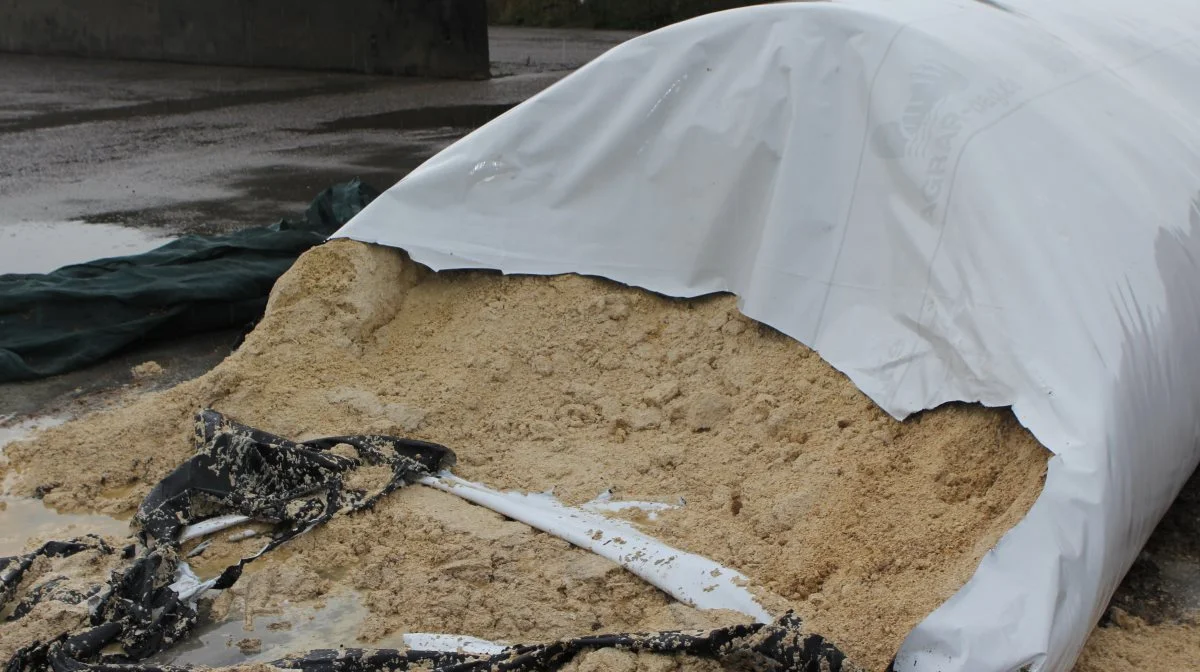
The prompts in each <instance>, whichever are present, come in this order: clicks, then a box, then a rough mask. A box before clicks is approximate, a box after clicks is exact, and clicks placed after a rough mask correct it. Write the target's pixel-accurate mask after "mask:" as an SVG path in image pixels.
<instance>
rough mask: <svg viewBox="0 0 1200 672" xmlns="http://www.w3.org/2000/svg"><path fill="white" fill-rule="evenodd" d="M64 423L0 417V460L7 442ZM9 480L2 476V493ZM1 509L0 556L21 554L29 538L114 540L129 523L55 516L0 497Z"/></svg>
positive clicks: (33, 503)
mask: <svg viewBox="0 0 1200 672" xmlns="http://www.w3.org/2000/svg"><path fill="white" fill-rule="evenodd" d="M66 421H67V418H65V417H61V416H43V417H35V418H28V419H25V420H21V421H19V422H13V423H9V422H6V421H4V419H2V418H0V458H2V456H3V449H4V447H5V446H7V445H8V444H9V443H12V442H13V441H19V440H21V439H24V438H27V437H29V436H31V435H32V434H33V433H35V432H36V431H38V430H40V429H45V428H47V427H54V426H55V425H61V424H62V423H64V422H66ZM11 477H12V474H11V473H10V474H7V475H6V477H5V484H4V490H5V491H7V490H8V479H9V478H11ZM0 506H3V507H4V508H3V509H2V510H0V557H5V556H10V555H16V554H18V553H21V552H22V551H24V550H25V543H26V542H27V541H28V540H29V539H30V538H32V537H39V538H45V539H49V538H55V539H69V538H71V537H77V536H81V535H84V534H88V533H95V534H102V535H111V536H115V537H124V536H126V535H128V534H129V523H128V521H123V520H117V519H116V518H110V517H109V516H104V515H100V514H82V513H58V512H57V511H54V510H53V509H49V508H47V507H46V506H45V505H44V504H42V503H41V502H40V501H38V500H36V499H25V498H23V497H7V496H0Z"/></svg>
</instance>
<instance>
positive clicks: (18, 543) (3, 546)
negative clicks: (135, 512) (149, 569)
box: [0, 497, 129, 557]
mask: <svg viewBox="0 0 1200 672" xmlns="http://www.w3.org/2000/svg"><path fill="white" fill-rule="evenodd" d="M0 502H2V503H3V504H4V506H5V508H4V510H3V511H0V557H5V556H10V555H17V554H18V553H21V552H22V551H24V550H25V543H26V542H27V541H28V540H29V539H30V538H31V537H38V538H40V539H47V540H49V539H70V538H72V537H79V536H83V535H85V534H89V533H91V534H101V535H105V536H114V537H117V538H121V537H125V536H128V535H129V523H128V522H126V521H121V520H117V519H116V518H110V517H108V516H104V515H100V514H90V513H58V512H56V511H54V510H53V509H49V508H46V506H45V505H43V504H42V503H41V502H39V501H38V500H36V499H23V498H17V497H3V498H0Z"/></svg>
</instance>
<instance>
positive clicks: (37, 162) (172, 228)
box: [0, 28, 1200, 664]
mask: <svg viewBox="0 0 1200 672" xmlns="http://www.w3.org/2000/svg"><path fill="white" fill-rule="evenodd" d="M630 36H631V34H630V33H615V32H589V31H573V30H528V29H498V28H494V29H492V35H491V41H492V59H493V71H494V73H495V74H496V77H494V78H493V79H492V80H490V81H484V82H432V81H421V80H409V79H395V78H378V77H371V76H365V75H345V74H320V73H308V72H292V71H286V70H255V69H233V68H213V67H201V66H181V65H169V64H147V63H126V62H104V61H89V60H77V59H62V58H42V57H30V56H12V55H0V273H11V272H42V271H46V270H51V269H53V268H55V267H57V266H60V265H63V264H68V263H76V262H79V261H85V260H88V259H91V258H96V257H100V256H113V255H119V254H128V253H135V252H139V251H142V250H145V249H148V248H149V247H153V246H154V245H157V244H159V243H160V242H162V241H164V240H168V239H170V238H172V237H174V236H178V235H181V234H184V233H190V232H201V233H208V232H223V231H230V230H235V229H239V228H244V227H247V226H256V225H262V224H268V223H271V222H273V221H276V220H278V219H279V218H281V217H283V216H287V215H292V214H295V213H298V212H299V211H301V210H302V209H303V207H304V206H305V205H306V204H307V202H308V201H309V200H310V199H311V198H312V197H313V196H314V195H315V194H316V193H317V192H318V191H319V190H321V189H323V188H324V187H326V186H328V185H330V184H333V183H336V182H342V181H345V180H348V179H350V178H353V177H361V178H362V179H364V180H366V181H367V182H369V183H371V184H374V185H376V186H377V187H379V188H386V187H387V186H390V185H391V184H393V183H394V182H396V181H397V180H398V179H400V178H401V177H403V175H404V174H406V173H407V172H408V171H410V170H412V169H413V168H414V167H416V166H417V165H419V164H420V163H421V162H423V161H424V160H425V159H427V158H429V157H430V156H432V155H433V154H434V153H436V152H437V151H438V150H439V149H441V148H443V147H445V146H447V145H448V144H450V143H452V142H453V141H454V140H456V139H457V138H459V137H461V136H462V135H464V134H465V133H466V132H468V131H469V130H470V129H471V128H473V127H476V126H479V125H481V124H483V123H485V122H486V121H487V120H489V119H491V118H492V117H494V116H496V115H497V114H500V113H501V112H503V111H505V110H507V109H508V108H510V107H511V106H513V105H515V104H517V103H519V102H521V101H522V100H524V99H526V98H528V97H529V96H531V95H533V94H534V93H536V92H538V91H540V90H542V89H543V88H545V87H546V86H549V85H550V84H552V83H553V82H555V81H557V80H558V79H560V78H562V77H563V76H565V75H566V74H568V73H569V71H570V70H572V69H574V68H577V67H579V66H580V65H582V64H584V63H586V62H587V61H588V60H590V59H591V58H594V57H595V56H596V55H598V54H600V53H602V52H603V51H605V50H606V49H608V48H610V47H611V46H613V45H615V44H618V43H619V42H621V41H623V40H625V39H628V38H629V37H630ZM237 335H238V334H237V333H235V332H219V333H213V334H205V335H200V336H196V337H192V338H189V339H186V340H183V341H179V342H171V343H160V344H156V345H153V346H149V347H145V348H142V349H139V350H135V351H130V352H126V353H123V354H121V355H119V356H118V357H115V358H113V359H112V360H110V361H109V362H106V363H104V364H101V365H98V366H95V367H92V368H90V369H87V370H83V371H78V372H75V373H71V374H67V375H64V376H58V377H55V378H51V379H47V380H42V381H35V382H32V383H22V384H9V385H0V446H2V445H3V444H4V443H6V442H7V441H8V440H12V439H15V438H20V437H21V436H24V435H27V434H28V433H29V432H31V431H35V430H36V428H37V426H38V424H39V423H43V424H44V423H46V422H54V421H57V420H58V419H61V418H65V417H70V416H74V415H78V414H80V413H84V412H87V411H90V410H94V409H96V408H102V407H104V406H106V405H109V404H113V403H119V402H120V400H121V399H123V398H124V397H125V396H126V395H135V394H142V393H145V392H147V391H150V390H154V389H162V388H164V387H169V386H170V385H173V384H176V383H178V382H180V381H182V380H186V379H189V378H191V377H194V376H196V375H199V374H201V373H203V372H204V371H207V370H208V369H210V368H211V367H212V366H214V365H215V364H216V363H218V362H219V361H221V359H222V358H224V356H225V355H227V354H228V353H229V351H230V350H231V348H232V345H233V343H234V341H235V339H236V337H237ZM149 360H154V361H157V362H158V363H159V364H160V365H162V366H163V369H164V373H163V374H162V375H160V376H156V377H153V378H149V379H141V380H139V379H136V378H135V377H134V376H133V375H132V374H131V372H130V369H131V368H132V367H133V366H134V365H136V364H139V363H142V362H145V361H149ZM31 416H37V417H40V418H42V420H35V421H31V420H30V419H29V418H30V417H31ZM47 418H48V419H47ZM0 504H2V505H3V506H5V507H7V511H4V512H0V555H4V554H7V553H10V552H12V551H13V550H14V549H15V548H17V547H18V546H19V545H20V543H21V542H22V541H23V539H22V537H23V536H27V535H30V534H35V533H37V532H40V531H44V530H46V529H48V526H54V525H58V524H64V523H66V524H74V525H78V526H81V527H86V526H89V525H95V526H98V527H101V528H103V529H104V530H109V529H110V528H111V527H112V526H113V525H115V526H116V527H117V528H120V527H121V526H123V525H124V523H123V522H121V521H113V520H112V519H107V520H92V518H103V517H87V516H85V517H81V518H80V519H78V520H77V519H76V517H66V518H59V517H56V514H53V512H49V511H47V510H46V509H45V508H44V507H42V506H41V504H40V503H39V502H36V501H12V500H0ZM339 599H341V598H339ZM1113 603H1114V605H1117V606H1120V607H1121V608H1122V609H1125V610H1126V611H1128V612H1131V613H1133V614H1135V615H1138V616H1141V617H1143V618H1145V619H1146V620H1148V621H1150V622H1152V623H1157V622H1163V621H1175V620H1179V619H1182V618H1187V617H1190V616H1191V615H1194V614H1195V613H1197V610H1200V476H1196V477H1193V478H1192V480H1191V481H1190V482H1189V484H1188V485H1187V487H1186V488H1185V489H1184V492H1183V494H1182V495H1181V496H1180V498H1179V500H1178V501H1177V502H1176V504H1175V506H1174V507H1173V508H1172V509H1171V511H1170V513H1168V514H1167V517H1166V519H1165V520H1164V521H1163V523H1162V525H1160V526H1159V528H1158V530H1157V531H1156V532H1155V535H1154V537H1153V538H1152V539H1151V541H1150V543H1149V545H1148V546H1147V547H1146V549H1145V551H1144V552H1143V553H1142V555H1141V557H1140V558H1139V559H1138V561H1137V563H1136V564H1135V565H1134V567H1133V569H1132V571H1131V572H1130V574H1129V576H1128V577H1127V579H1126V580H1125V582H1124V583H1123V584H1122V586H1121V588H1120V589H1119V590H1118V593H1117V595H1116V596H1115V597H1114V600H1113ZM327 609H328V610H330V611H328V612H327V613H326V614H325V615H324V617H323V618H320V619H317V621H316V622H317V623H318V624H319V623H321V622H325V621H328V620H330V618H328V617H330V616H332V617H335V618H333V619H332V620H333V621H342V620H347V621H348V622H349V621H354V619H355V618H359V617H360V612H361V608H360V607H358V606H357V605H356V604H355V603H354V601H353V597H352V596H349V597H346V598H344V600H343V601H337V600H331V601H330V604H329V606H328V607H327ZM235 626H236V627H235ZM294 627H295V628H296V629H297V631H298V632H309V631H308V630H307V629H306V627H305V626H303V625H302V624H301V623H300V621H299V617H297V619H296V623H294ZM312 627H314V628H317V629H316V630H313V631H312V632H311V633H310V634H312V636H313V637H315V638H316V639H321V638H322V637H324V638H326V639H328V636H331V635H330V633H324V632H323V631H321V630H320V628H321V627H324V626H320V625H316V626H312ZM240 630H241V625H240V621H239V622H238V623H236V624H230V623H225V624H214V625H211V626H209V628H208V629H207V630H205V632H204V633H203V638H202V639H201V640H200V641H201V642H202V643H206V644H207V643H213V644H219V646H214V647H211V649H212V650H215V651H220V652H221V653H220V655H218V656H217V657H216V658H209V659H207V660H206V661H205V662H209V663H210V664H212V663H224V662H233V661H235V660H245V659H247V658H248V657H249V658H264V659H265V658H266V654H267V653H271V648H272V647H273V646H274V645H275V644H277V643H279V642H277V641H276V640H279V641H283V640H285V639H287V637H288V636H289V635H287V633H286V632H285V631H277V630H268V629H265V628H264V629H263V630H264V632H266V633H269V634H265V635H262V634H253V635H247V634H246V633H244V632H240ZM235 635H236V636H237V637H246V636H253V637H261V638H262V639H263V648H264V651H263V654H262V656H255V655H247V654H243V653H241V652H240V651H239V649H237V647H236V646H227V645H226V644H227V643H230V644H232V638H233V637H234V636H235ZM294 635H295V633H293V635H292V636H294ZM306 636H307V635H306ZM227 640H228V642H227ZM314 642H315V640H314ZM314 645H315V643H314ZM181 655H182V658H180V662H185V661H188V660H199V658H196V656H197V655H198V654H197V653H195V652H190V653H189V652H188V651H187V650H184V651H182V652H181ZM213 655H216V654H213ZM218 658H219V660H218Z"/></svg>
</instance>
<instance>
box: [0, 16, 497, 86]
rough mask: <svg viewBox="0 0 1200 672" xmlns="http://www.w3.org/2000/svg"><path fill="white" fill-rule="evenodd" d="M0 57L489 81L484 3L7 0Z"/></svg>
mask: <svg viewBox="0 0 1200 672" xmlns="http://www.w3.org/2000/svg"><path fill="white" fill-rule="evenodd" d="M0 51H7V52H16V53H27V54H58V55H69V56H90V57H96V58H118V59H135V60H156V61H175V62H181V63H204V64H213V65H242V66H260V67H283V68H303V69H312V70H349V71H355V72H368V73H379V74H391V75H416V76H429V77H458V78H483V77H487V76H488V41H487V7H486V3H485V0H0Z"/></svg>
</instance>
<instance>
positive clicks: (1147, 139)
mask: <svg viewBox="0 0 1200 672" xmlns="http://www.w3.org/2000/svg"><path fill="white" fill-rule="evenodd" d="M1197 37H1200V3H1196V2H1195V1H1194V0H1153V1H1149V0H1139V1H1136V2H1134V1H1130V0H997V1H996V2H982V1H979V0H959V1H952V0H923V1H917V0H907V1H899V0H891V1H885V0H855V1H849V2H832V3H805V4H791V3H788V4H776V5H768V6H762V7H754V8H748V9H741V10H736V11H731V12H723V13H719V14H713V15H709V16H705V17H702V18H699V19H696V20H693V21H688V22H686V23H682V24H677V25H675V26H671V27H669V28H666V29H663V30H660V31H657V32H655V33H651V34H649V35H646V36H643V37H640V38H637V39H634V40H632V41H630V42H628V43H626V44H623V45H621V46H619V47H617V48H616V49H613V50H612V51H610V52H609V53H607V54H606V55H604V56H603V57H601V58H599V59H597V60H596V61H594V62H592V63H591V64H589V65H588V66H586V67H584V68H583V69H581V70H580V71H579V72H577V73H575V74H573V75H571V76H570V77H568V78H566V79H565V80H563V81H562V82H560V83H559V84H557V85H555V86H553V87H551V88H550V89H548V90H546V91H545V92H543V93H541V94H540V95H538V96H536V97H534V98H533V99H531V100H529V101H527V102H526V103H524V104H523V105H521V106H519V107H517V108H516V109H514V110H512V111H510V112H508V113H507V114H505V115H503V116H502V117H500V118H499V119H497V120H495V121H493V122H492V123H490V124H488V125H487V126H485V127H484V128H482V129H480V130H479V131H477V132H475V133H473V134H472V135H470V136H468V137H467V138H465V139H463V140H462V141H460V142H458V143H457V144H455V145H453V146H452V147H450V148H449V149H447V150H445V151H443V152H442V153H440V154H439V155H437V156H436V157H434V158H433V159H431V160H430V161H429V162H427V163H426V164H424V165H423V166H421V167H420V168H418V169H417V170H416V171H414V172H413V173H412V174H411V175H410V176H408V177H407V178H405V179H404V180H403V181H401V182H400V183H399V184H397V185H396V186H394V187H393V188H392V189H391V190H389V191H388V192H386V193H385V194H384V195H383V196H382V197H380V198H379V199H378V200H376V201H375V202H374V203H373V204H372V205H371V206H370V207H368V208H367V209H366V210H364V211H363V212H362V213H361V214H360V215H359V216H358V217H357V218H355V219H354V220H353V221H352V222H350V223H349V224H348V225H347V226H346V227H345V228H344V229H342V230H341V231H340V232H339V234H338V235H340V236H347V237H351V238H356V239H359V240H363V241H368V242H376V243H382V244H385V245H392V246H396V247H401V248H404V249H405V250H407V251H408V252H409V253H410V254H411V255H412V256H413V258H415V259H416V260H418V261H420V262H423V263H425V264H428V265H430V266H432V267H434V268H436V269H445V268H499V269H502V270H504V271H505V272H509V273H535V274H552V273H565V272H578V273H587V274H594V275H601V276H605V277H608V278H612V279H614V280H617V281H620V282H623V283H627V284H631V285H638V286H641V287H645V288H647V289H651V290H654V291H657V292H661V293H664V294H670V295H677V296H694V295H698V294H704V293H708V292H715V291H726V290H727V291H731V292H734V293H736V294H737V295H738V296H739V297H740V300H741V308H742V311H743V312H744V313H745V314H746V315H748V316H750V317H752V318H755V319H757V320H760V321H762V322H766V323H767V324H770V325H772V326H774V327H776V328H778V329H780V330H781V331H784V332H786V333H788V334H790V335H791V336H793V337H795V338H796V339H798V340H800V341H802V342H803V343H805V344H807V345H809V346H811V347H813V348H814V349H816V350H817V351H818V352H819V353H820V354H821V355H822V356H823V357H824V358H825V359H826V360H828V361H829V362H830V363H831V364H833V365H834V366H836V367H837V368H838V369H840V370H842V371H844V372H845V373H846V374H847V375H849V376H850V378H851V379H852V380H853V381H854V382H855V384H857V385H858V386H859V387H860V388H861V389H862V390H863V391H864V392H865V393H866V394H868V395H870V397H871V398H872V399H874V400H875V401H876V402H877V403H878V404H879V405H880V406H881V407H883V408H884V409H886V410H887V411H888V412H890V413H891V414H892V415H894V416H895V417H897V418H903V417H905V416H907V415H908V414H910V413H913V412H915V411H919V410H921V409H927V408H933V407H935V406H937V405H939V404H942V403H944V402H948V401H952V400H963V401H979V402H982V403H984V404H987V405H991V406H1001V405H1011V406H1012V407H1013V409H1014V410H1015V412H1016V414H1017V416H1018V417H1019V418H1020V419H1021V421H1022V422H1023V423H1024V424H1025V425H1026V426H1027V427H1029V429H1030V430H1032V431H1033V433H1034V434H1035V435H1036V436H1037V437H1038V439H1040V440H1041V441H1042V442H1043V443H1044V444H1045V445H1046V446H1048V447H1049V448H1050V449H1051V450H1053V451H1054V452H1055V453H1056V455H1055V457H1054V458H1053V459H1052V460H1051V461H1050V465H1049V473H1048V475H1047V479H1046V487H1045V490H1044V492H1043V493H1042V495H1041V497H1040V498H1039V499H1038V501H1037V503H1036V504H1035V505H1034V507H1033V509H1032V510H1031V511H1030V512H1029V514H1028V516H1026V518H1025V519H1024V520H1023V521H1022V522H1021V523H1020V524H1019V525H1017V526H1016V527H1015V528H1014V529H1013V530H1012V531H1011V532H1010V533H1009V534H1008V535H1007V536H1005V537H1004V538H1003V539H1002V540H1001V542H1000V543H999V544H998V545H997V546H996V548H995V549H994V550H993V551H992V552H990V553H989V554H988V555H987V556H986V557H985V558H984V560H983V562H982V563H981V565H980V567H979V569H978V571H977V572H976V574H975V576H974V578H972V579H971V581H970V582H969V583H968V584H967V585H966V586H965V587H963V588H962V590H960V591H959V592H958V593H957V594H956V595H955V596H954V597H953V598H952V599H950V600H949V601H948V602H947V603H946V604H944V605H943V606H942V607H941V608H939V609H938V610H937V611H935V612H934V613H933V614H931V615H930V616H929V617H928V618H926V619H925V621H924V622H922V623H921V624H920V625H919V626H918V627H917V628H916V629H915V630H914V631H913V632H912V633H911V635H909V637H908V639H907V640H906V642H905V643H904V646H903V648H902V650H901V652H900V654H899V656H898V659H897V668H898V669H899V670H904V671H908V670H937V671H940V672H951V671H964V672H980V671H992V670H995V671H1002V670H1005V671H1006V670H1013V669H1017V668H1019V667H1021V666H1023V665H1030V666H1031V668H1032V669H1034V670H1055V671H1066V670H1068V669H1069V668H1070V667H1071V665H1072V662H1073V661H1074V659H1075V657H1076V655H1077V654H1078V651H1079V649H1080V647H1081V646H1082V645H1083V643H1084V641H1085V639H1086V637H1087V635H1088V632H1089V631H1090V629H1091V627H1092V625H1093V624H1094V623H1095V622H1096V620H1097V619H1098V618H1099V616H1100V615H1101V613H1102V610H1103V608H1104V606H1105V603H1106V602H1107V600H1108V598H1109V597H1110V595H1111V593H1112V591H1113V590H1114V589H1115V587H1116V585H1117V584H1118V582H1119V581H1120V579H1121V577H1122V575H1123V574H1124V572H1125V571H1126V570H1127V568H1128V567H1129V565H1130V563H1131V562H1132V561H1133V559H1134V557H1135V556H1136V554H1137V553H1138V550H1139V548H1140V546H1141V545H1142V544H1143V542H1144V541H1145V540H1146V538H1147V537H1148V535H1149V534H1150V531H1151V529H1152V528H1153V526H1154V525H1155V523H1156V522H1157V521H1158V519H1159V518H1160V517H1161V515H1162V514H1163V512H1164V511H1165V510H1166V508H1167V507H1168V505H1169V504H1170V502H1171V500H1172V499H1173V498H1174V496H1175V494H1176V493H1177V492H1178V490H1179V488H1180V487H1181V486H1182V484H1183V482H1184V481H1185V479H1186V478H1187V476H1188V475H1189V473H1190V472H1191V471H1192V469H1193V468H1194V467H1195V466H1196V463H1197V461H1198V459H1200V451H1198V449H1197V445H1198V444H1197V438H1198V435H1200V408H1198V405H1200V404H1198V402H1200V395H1198V389H1197V388H1198V386H1200V272H1198V268H1197V260H1198V259H1200V228H1198V227H1200V210H1198V209H1197V208H1198V205H1197V198H1198V197H1200V194H1198V192H1200V86H1198V85H1197V82H1198V81H1200V47H1198V46H1197V43H1196V41H1195V40H1196V39H1197ZM863 617H864V618H869V617H870V614H864V615H863Z"/></svg>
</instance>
